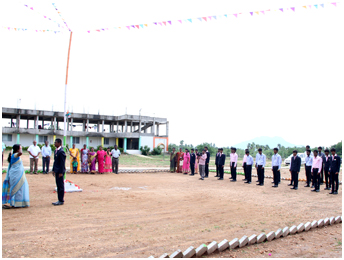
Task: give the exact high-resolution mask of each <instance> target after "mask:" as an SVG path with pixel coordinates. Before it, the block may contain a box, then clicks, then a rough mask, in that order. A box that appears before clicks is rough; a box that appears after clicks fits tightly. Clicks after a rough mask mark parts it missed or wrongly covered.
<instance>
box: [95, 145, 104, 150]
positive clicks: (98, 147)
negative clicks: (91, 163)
mask: <svg viewBox="0 0 344 260" xmlns="http://www.w3.org/2000/svg"><path fill="white" fill-rule="evenodd" d="M100 147H102V146H101V145H98V146H97V150H96V151H99V149H100ZM103 150H104V147H103Z"/></svg>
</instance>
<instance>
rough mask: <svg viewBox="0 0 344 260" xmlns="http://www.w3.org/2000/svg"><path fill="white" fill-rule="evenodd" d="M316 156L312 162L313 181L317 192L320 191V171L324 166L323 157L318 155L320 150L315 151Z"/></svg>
mask: <svg viewBox="0 0 344 260" xmlns="http://www.w3.org/2000/svg"><path fill="white" fill-rule="evenodd" d="M313 154H314V157H313V164H312V177H313V183H314V190H312V191H315V192H319V191H320V171H321V167H322V159H321V157H319V156H318V151H317V150H314V151H313Z"/></svg>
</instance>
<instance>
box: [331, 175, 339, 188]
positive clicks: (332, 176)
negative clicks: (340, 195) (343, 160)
mask: <svg viewBox="0 0 344 260" xmlns="http://www.w3.org/2000/svg"><path fill="white" fill-rule="evenodd" d="M330 174H331V185H332V192H335V191H337V192H338V185H339V180H338V175H339V173H338V174H336V173H335V172H332V171H331V173H330ZM334 184H336V187H334Z"/></svg>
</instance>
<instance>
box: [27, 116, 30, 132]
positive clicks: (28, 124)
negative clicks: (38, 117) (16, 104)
mask: <svg viewBox="0 0 344 260" xmlns="http://www.w3.org/2000/svg"><path fill="white" fill-rule="evenodd" d="M29 122H30V120H29V118H28V119H27V122H26V128H27V129H29V126H30V123H29Z"/></svg>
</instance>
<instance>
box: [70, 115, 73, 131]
mask: <svg viewBox="0 0 344 260" xmlns="http://www.w3.org/2000/svg"><path fill="white" fill-rule="evenodd" d="M70 130H71V131H73V117H72V118H71V119H70Z"/></svg>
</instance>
